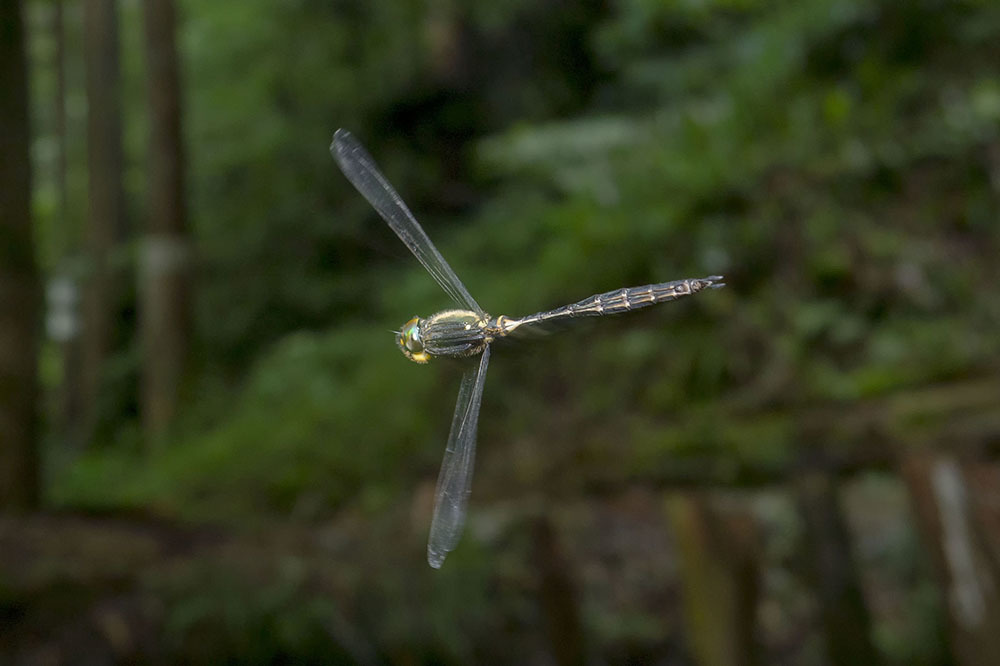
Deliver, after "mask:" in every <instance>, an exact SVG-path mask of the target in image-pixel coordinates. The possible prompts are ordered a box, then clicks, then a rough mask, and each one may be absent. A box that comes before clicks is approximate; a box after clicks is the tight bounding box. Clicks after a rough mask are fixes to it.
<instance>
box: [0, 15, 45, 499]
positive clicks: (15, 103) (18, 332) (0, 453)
mask: <svg viewBox="0 0 1000 666" xmlns="http://www.w3.org/2000/svg"><path fill="white" fill-rule="evenodd" d="M24 44H25V40H24V23H23V19H22V15H21V3H20V2H18V1H17V0H0V72H2V76H0V85H2V86H3V93H2V94H0V509H15V510H23V509H31V508H34V507H36V506H37V505H38V498H39V489H38V441H37V415H36V411H37V393H38V384H37V367H38V337H39V314H40V307H41V289H40V286H39V277H38V269H37V266H36V263H35V247H34V241H33V238H32V232H31V175H30V170H31V163H30V157H29V145H30V140H31V134H30V126H29V123H28V81H27V63H26V57H25V50H24V48H25V46H24Z"/></svg>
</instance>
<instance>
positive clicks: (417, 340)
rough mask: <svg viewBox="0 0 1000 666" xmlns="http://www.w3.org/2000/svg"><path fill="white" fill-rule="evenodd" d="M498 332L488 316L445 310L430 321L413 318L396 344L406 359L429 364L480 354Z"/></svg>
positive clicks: (405, 325) (404, 326) (469, 311)
mask: <svg viewBox="0 0 1000 666" xmlns="http://www.w3.org/2000/svg"><path fill="white" fill-rule="evenodd" d="M495 333H496V331H494V330H493V328H492V327H491V326H490V317H489V315H480V314H477V313H476V312H473V311H472V310H445V311H443V312H438V313H437V314H434V315H431V316H430V317H426V318H421V317H414V318H413V319H411V320H410V321H408V322H406V323H405V324H403V328H402V329H401V330H400V331H399V336H398V337H397V338H396V344H398V345H399V348H400V350H402V352H403V354H404V355H405V356H406V358H408V359H410V360H411V361H414V362H416V363H427V362H428V361H429V360H430V359H431V357H432V356H451V357H459V358H461V357H466V356H475V355H477V354H481V353H482V352H483V350H484V349H485V348H486V345H488V344H489V343H491V342H493V338H494V337H495Z"/></svg>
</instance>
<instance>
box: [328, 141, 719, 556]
mask: <svg viewBox="0 0 1000 666" xmlns="http://www.w3.org/2000/svg"><path fill="white" fill-rule="evenodd" d="M330 152H331V153H332V155H333V158H334V159H335V160H336V162H337V164H338V165H339V166H340V170H341V171H343V172H344V175H345V176H346V177H347V180H349V181H350V182H351V183H352V184H353V185H354V187H355V188H357V190H358V192H360V193H361V195H362V196H363V197H364V198H365V199H367V200H368V203H370V204H371V205H372V207H373V208H374V209H375V210H376V211H377V212H378V214H379V215H380V216H381V217H382V218H383V219H384V220H385V221H386V222H387V223H388V224H389V227H390V228H391V229H392V230H393V231H394V232H395V233H396V235H397V236H399V239H400V240H401V241H403V244H404V245H406V247H408V248H409V249H410V252H412V253H413V254H414V256H415V257H416V258H417V260H418V261H419V262H420V263H421V264H423V267H424V268H425V269H427V272H428V273H430V274H431V277H433V278H434V280H435V281H437V283H438V284H439V285H440V286H441V288H442V289H444V291H445V293H446V294H448V296H450V297H451V299H452V300H453V301H454V302H455V304H456V305H457V306H458V307H457V308H453V309H450V310H443V311H441V312H438V313H437V314H433V315H431V316H429V317H413V318H412V319H410V320H409V321H407V322H406V323H405V324H403V327H402V328H401V329H400V330H399V331H394V334H395V335H396V344H397V345H398V346H399V348H400V350H401V351H402V352H403V354H404V355H405V356H406V358H408V359H410V360H411V361H415V362H416V363H427V362H429V361H430V360H431V359H433V358H442V357H451V358H463V359H473V358H475V357H479V359H478V363H476V362H473V363H470V364H468V365H467V367H466V369H465V370H464V371H463V374H462V379H461V382H460V383H459V388H458V400H457V402H456V403H455V413H454V415H453V416H452V420H451V431H450V433H449V434H448V443H447V446H446V447H445V451H444V460H443V461H442V463H441V471H440V473H439V475H438V481H437V489H436V491H435V496H434V513H433V516H432V518H431V528H430V535H429V537H428V540H427V561H428V563H429V564H430V565H431V567H433V568H435V569H439V568H440V567H441V565H442V563H443V562H444V560H445V557H447V555H448V553H450V552H451V551H452V550H454V549H455V546H456V545H457V544H458V541H459V538H460V537H461V534H462V528H463V527H464V525H465V516H466V510H467V508H468V501H469V493H470V489H471V483H472V468H473V464H474V462H475V458H476V431H477V429H478V426H479V408H480V405H481V404H482V399H483V387H484V386H485V383H486V368H487V366H489V363H490V346H491V345H492V344H493V342H494V341H496V340H500V339H501V338H505V337H507V336H509V335H511V334H513V333H514V332H515V331H522V330H530V329H532V328H533V327H542V326H547V325H550V324H553V323H557V322H561V321H564V320H569V319H575V318H578V317H599V316H604V315H613V314H619V313H623V312H629V311H632V310H637V309H639V308H644V307H647V306H650V305H655V304H657V303H664V302H667V301H673V300H676V299H678V298H681V297H683V296H690V295H691V294H696V293H698V292H699V291H702V290H704V289H718V288H720V287H723V286H725V283H723V282H722V279H723V278H722V276H721V275H712V276H709V277H705V278H695V279H686V280H675V281H673V282H662V283H659V284H647V285H644V286H641V287H631V288H623V289H616V290H614V291H608V292H605V293H603V294H595V295H593V296H590V297H589V298H585V299H583V300H582V301H579V302H577V303H572V304H570V305H564V306H562V307H559V308H556V309H554V310H546V311H544V312H536V313H535V314H530V315H527V316H525V317H510V316H507V315H500V316H497V317H493V316H491V315H489V314H487V312H486V311H485V310H484V309H483V308H482V306H480V305H479V303H478V302H477V301H476V299H474V298H473V297H472V295H471V294H470V293H469V290H468V289H466V288H465V285H464V284H463V283H462V281H461V280H460V279H458V275H456V274H455V271H454V270H452V268H451V266H449V265H448V262H447V261H445V259H444V257H442V256H441V253H440V252H439V251H438V249H437V248H436V247H435V246H434V243H432V242H431V239H430V238H429V237H428V236H427V233H426V232H425V231H424V230H423V228H422V227H421V226H420V224H419V223H418V222H417V220H416V218H415V217H414V216H413V213H411V212H410V209H409V208H407V206H406V203H404V201H403V199H402V198H401V197H400V196H399V194H397V193H396V190H395V189H393V187H392V185H390V184H389V181H388V180H386V177H385V176H384V175H383V174H382V172H381V171H380V170H379V168H378V166H377V165H376V164H375V160H373V159H372V157H371V155H369V154H368V152H367V151H366V150H365V149H364V147H363V146H362V145H361V144H360V143H359V142H358V140H357V139H355V138H354V136H353V135H352V134H351V133H350V132H348V131H347V130H344V129H338V130H337V131H336V132H335V133H334V135H333V143H332V144H331V145H330Z"/></svg>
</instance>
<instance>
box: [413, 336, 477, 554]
mask: <svg viewBox="0 0 1000 666" xmlns="http://www.w3.org/2000/svg"><path fill="white" fill-rule="evenodd" d="M489 362H490V348H489V347H486V349H485V350H484V351H483V355H482V357H481V358H480V359H479V367H478V368H469V369H468V370H466V371H465V374H463V375H462V384H461V386H460V387H459V389H458V402H457V403H456V404H455V416H454V417H453V418H452V420H451V433H450V434H449V435H448V446H447V447H446V448H445V451H444V461H443V462H442V463H441V474H440V476H438V484H437V494H436V495H435V498H434V518H433V519H432V520H431V534H430V538H429V539H428V541H427V561H428V562H429V563H430V565H431V566H432V567H434V568H435V569H439V568H440V567H441V563H442V562H444V558H445V557H447V555H448V553H449V552H451V551H452V550H453V549H454V548H455V545H456V544H457V543H458V538H459V537H460V536H461V535H462V526H463V525H464V524H465V509H466V505H467V504H468V501H469V488H470V486H471V484H472V467H473V463H474V462H475V460H476V429H477V427H478V426H479V406H480V404H481V403H482V401H483V386H484V385H485V383H486V366H487V365H489Z"/></svg>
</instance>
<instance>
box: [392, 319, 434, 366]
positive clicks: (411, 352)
mask: <svg viewBox="0 0 1000 666" xmlns="http://www.w3.org/2000/svg"><path fill="white" fill-rule="evenodd" d="M396 344H398V345H399V348H400V349H401V350H402V352H403V355H404V356H406V358H408V359H410V360H411V361H415V362H416V363H426V362H427V361H429V360H430V358H431V356H430V354H428V353H427V351H426V350H425V349H424V341H423V339H422V338H421V337H420V317H414V318H413V319H411V320H410V321H408V322H406V323H405V324H403V328H401V329H400V331H399V336H398V337H397V338H396Z"/></svg>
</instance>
